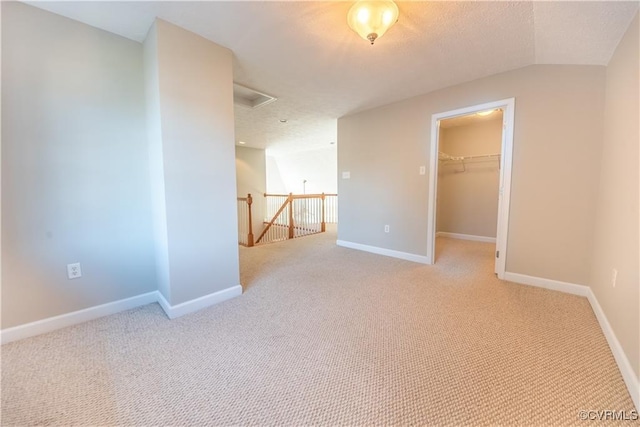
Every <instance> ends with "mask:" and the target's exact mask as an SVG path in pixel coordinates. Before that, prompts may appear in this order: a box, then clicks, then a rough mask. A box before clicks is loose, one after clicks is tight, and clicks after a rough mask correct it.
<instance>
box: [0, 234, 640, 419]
mask: <svg viewBox="0 0 640 427" xmlns="http://www.w3.org/2000/svg"><path fill="white" fill-rule="evenodd" d="M492 251H493V246H492V245H490V244H486V243H477V242H465V241H459V240H451V239H446V238H441V239H439V242H438V254H437V256H438V258H437V260H438V263H437V264H436V265H435V266H424V265H419V264H414V263H411V262H408V261H402V260H397V259H393V258H388V257H383V256H378V255H373V254H369V253H365V252H359V251H355V250H351V249H346V248H340V247H336V246H335V233H325V234H322V235H316V236H313V237H306V238H302V239H297V240H295V241H292V242H283V243H278V244H274V245H269V246H263V247H256V248H251V249H247V248H241V266H242V283H243V285H245V293H244V295H243V296H241V297H239V298H236V299H234V300H231V301H227V302H225V303H222V304H220V305H217V306H215V307H211V308H209V309H206V310H203V311H200V312H198V313H195V314H192V315H187V316H184V317H182V318H179V319H175V320H173V321H170V320H168V319H167V318H166V317H165V315H164V314H163V312H162V310H161V309H160V307H159V306H158V305H157V304H151V305H148V306H145V307H141V308H138V309H135V310H131V311H128V312H124V313H121V314H117V315H113V316H109V317H106V318H102V319H98V320H95V321H92V322H88V323H85V324H82V325H78V326H74V327H71V328H67V329H64V330H60V331H57V332H54V333H50V334H47V335H42V336H39V337H34V338H31V339H27V340H23V341H20V342H16V343H11V344H7V345H4V346H3V347H2V424H3V425H36V424H38V425H113V424H119V425H197V426H200V425H258V424H259V425H296V426H297V425H310V424H322V425H367V426H368V425H382V424H384V425H388V424H396V425H398V424H400V425H407V424H419V425H445V424H449V425H487V424H503V425H514V424H520V425H568V424H575V425H597V424H598V425H599V424H602V423H600V422H594V421H580V420H579V418H578V412H579V411H580V410H626V411H629V412H630V411H631V410H632V409H633V403H632V401H631V398H630V397H629V395H628V393H627V390H626V388H625V386H624V383H623V381H622V378H621V376H620V374H619V372H618V369H617V367H616V364H615V362H614V359H613V356H612V355H611V353H610V351H609V348H608V346H607V343H606V340H605V338H604V336H603V334H602V332H601V330H600V328H599V326H598V323H597V321H596V319H595V316H594V315H593V312H592V311H591V308H590V306H589V303H588V302H587V300H586V299H584V298H581V297H576V296H572V295H566V294H562V293H559V292H553V291H548V290H543V289H538V288H534V287H528V286H522V285H515V284H512V283H507V282H501V281H499V280H497V279H496V278H495V276H494V275H493V273H492V270H493V265H492V262H493V258H492ZM611 423H612V424H616V423H618V424H621V425H625V426H629V425H636V423H634V422H629V421H626V422H611Z"/></svg>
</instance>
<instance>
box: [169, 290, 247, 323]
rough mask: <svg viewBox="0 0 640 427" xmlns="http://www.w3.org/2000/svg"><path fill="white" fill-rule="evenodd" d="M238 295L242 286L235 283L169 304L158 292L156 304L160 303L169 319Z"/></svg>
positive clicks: (240, 293)
mask: <svg viewBox="0 0 640 427" xmlns="http://www.w3.org/2000/svg"><path fill="white" fill-rule="evenodd" d="M240 295H242V286H240V285H235V286H232V287H230V288H226V289H223V290H221V291H218V292H214V293H212V294H209V295H205V296H203V297H200V298H196V299H192V300H190V301H186V302H183V303H180V304H176V305H171V304H169V302H168V301H167V300H166V299H165V297H164V295H162V293H160V292H158V304H160V307H162V309H163V310H164V312H165V313H166V314H167V316H168V317H169V319H175V318H176V317H180V316H184V315H185V314H189V313H193V312H195V311H198V310H202V309H203V308H207V307H209V306H212V305H216V304H219V303H221V302H223V301H226V300H228V299H231V298H235V297H237V296H240Z"/></svg>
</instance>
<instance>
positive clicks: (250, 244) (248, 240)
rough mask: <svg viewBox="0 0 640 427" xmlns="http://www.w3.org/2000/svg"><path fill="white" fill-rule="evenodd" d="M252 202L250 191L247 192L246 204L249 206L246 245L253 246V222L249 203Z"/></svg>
mask: <svg viewBox="0 0 640 427" xmlns="http://www.w3.org/2000/svg"><path fill="white" fill-rule="evenodd" d="M252 203H253V198H252V197H251V193H249V194H247V205H248V206H249V234H247V246H249V247H251V246H253V224H252V219H251V204H252Z"/></svg>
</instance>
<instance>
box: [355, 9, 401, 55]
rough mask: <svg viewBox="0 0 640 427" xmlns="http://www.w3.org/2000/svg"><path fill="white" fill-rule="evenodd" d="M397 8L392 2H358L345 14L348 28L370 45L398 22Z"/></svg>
mask: <svg viewBox="0 0 640 427" xmlns="http://www.w3.org/2000/svg"><path fill="white" fill-rule="evenodd" d="M398 15H399V11H398V6H397V5H396V4H395V3H394V2H393V1H392V0H360V1H357V2H356V3H355V4H354V5H353V6H351V9H349V13H348V14H347V23H348V24H349V27H350V28H351V29H352V30H353V31H355V32H356V33H358V35H360V37H362V38H363V39H365V40H369V41H370V42H371V44H373V42H375V41H376V40H377V39H379V38H380V37H382V35H383V34H384V33H386V32H387V30H388V29H389V28H391V26H392V25H393V24H395V23H396V22H398Z"/></svg>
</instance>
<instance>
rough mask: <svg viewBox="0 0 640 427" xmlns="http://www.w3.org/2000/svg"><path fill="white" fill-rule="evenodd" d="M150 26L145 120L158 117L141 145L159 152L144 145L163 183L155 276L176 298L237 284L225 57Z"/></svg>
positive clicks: (194, 39) (161, 25)
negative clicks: (162, 254)
mask: <svg viewBox="0 0 640 427" xmlns="http://www.w3.org/2000/svg"><path fill="white" fill-rule="evenodd" d="M154 25H155V31H151V32H150V34H149V35H148V37H155V38H156V41H155V42H153V43H145V45H144V49H145V50H148V49H156V50H157V51H156V53H155V54H148V55H146V58H145V59H150V60H152V59H153V58H154V57H155V58H156V59H157V64H156V65H155V66H154V67H152V68H153V70H152V71H155V70H156V69H157V87H153V85H147V89H148V90H151V91H152V92H154V91H157V94H156V95H152V94H147V98H149V99H157V102H158V105H159V108H156V107H157V106H156V107H154V108H153V109H152V110H151V111H149V113H148V115H147V119H148V120H149V119H151V120H152V123H153V124H157V122H159V124H160V132H159V135H157V134H156V133H154V132H153V131H152V130H150V132H151V133H150V139H149V144H150V150H151V151H153V150H159V151H160V152H161V156H158V155H155V154H152V153H151V151H150V157H149V162H151V168H152V170H153V171H155V172H156V173H153V174H152V175H151V177H152V186H153V188H154V189H156V190H158V191H159V190H160V188H161V187H163V189H164V194H163V196H164V205H162V200H155V199H154V214H156V215H158V213H159V212H160V218H166V227H165V228H164V229H163V228H156V229H155V231H156V232H160V233H161V234H160V235H157V234H156V235H155V237H156V242H158V244H163V243H164V242H166V244H167V251H166V252H167V254H166V255H167V256H166V258H163V259H162V261H163V263H164V264H160V261H159V269H160V270H161V271H160V272H159V273H158V276H160V277H166V278H168V281H169V285H168V287H166V286H165V287H159V289H160V291H161V292H163V295H164V297H165V298H166V299H167V301H168V302H169V303H170V304H171V305H176V304H180V303H183V302H186V301H190V300H193V299H196V298H199V297H202V296H205V295H209V294H212V293H214V292H217V291H221V290H224V289H228V288H231V287H234V286H237V285H239V284H240V278H239V260H238V241H237V229H238V219H237V205H236V171H235V161H234V159H235V137H234V116H233V59H232V58H233V56H232V53H231V51H230V50H228V49H226V48H224V47H222V46H219V45H217V44H215V43H213V42H211V41H209V40H207V39H205V38H203V37H200V36H198V35H196V34H194V33H191V32H189V31H186V30H184V29H182V28H180V27H177V26H175V25H173V24H170V23H168V22H165V21H162V20H160V19H158V20H156V22H155V24H154ZM148 41H149V40H148ZM147 65H149V64H147ZM151 74H153V73H151ZM154 81H155V80H154ZM154 114H158V115H159V116H158V117H156V118H153V115H154ZM158 137H159V140H158ZM158 162H159V163H158ZM155 180H159V181H161V183H158V182H156V181H155ZM157 220H158V218H156V221H157ZM163 233H166V234H163ZM167 288H168V289H167ZM165 292H166V293H165Z"/></svg>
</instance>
